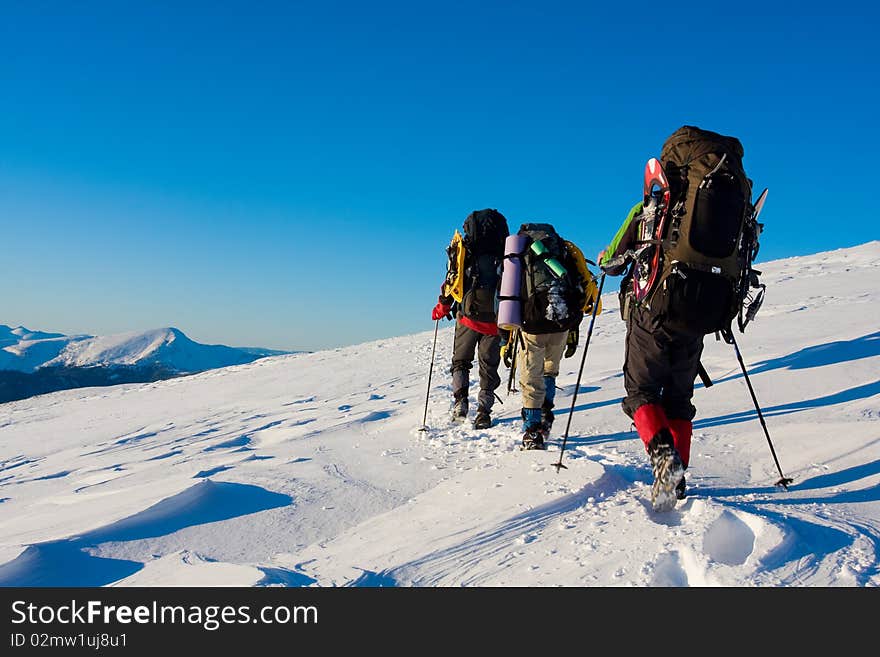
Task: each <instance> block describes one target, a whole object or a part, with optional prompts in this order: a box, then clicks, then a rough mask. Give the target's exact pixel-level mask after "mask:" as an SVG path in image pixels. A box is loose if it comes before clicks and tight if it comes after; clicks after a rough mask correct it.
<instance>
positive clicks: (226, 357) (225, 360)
mask: <svg viewBox="0 0 880 657" xmlns="http://www.w3.org/2000/svg"><path fill="white" fill-rule="evenodd" d="M0 346H2V349H0V370H4V369H5V370H17V371H21V372H33V371H34V370H36V369H39V368H41V367H55V366H63V367H95V366H103V367H111V366H132V365H141V364H151V365H164V366H166V367H167V368H169V369H170V370H173V371H176V372H199V371H203V370H208V369H214V368H217V367H227V366H229V365H240V364H243V363H249V362H251V361H253V360H255V359H256V358H260V357H262V356H264V355H267V354H270V353H274V354H279V353H283V352H271V351H269V350H260V349H255V348H244V349H237V348H234V347H227V346H224V345H205V344H200V343H198V342H194V341H193V340H191V339H189V338H188V337H187V336H186V335H184V333H183V332H182V331H180V330H179V329H176V328H160V329H154V330H151V331H143V332H130V333H119V334H116V335H108V336H98V337H95V336H89V335H79V336H65V335H62V334H59V333H41V332H32V331H29V330H28V329H25V328H23V327H18V328H16V329H10V328H9V327H8V326H0Z"/></svg>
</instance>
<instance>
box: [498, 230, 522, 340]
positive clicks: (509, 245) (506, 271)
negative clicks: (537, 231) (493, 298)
mask: <svg viewBox="0 0 880 657" xmlns="http://www.w3.org/2000/svg"><path fill="white" fill-rule="evenodd" d="M528 239H529V238H528V236H527V235H509V236H508V237H507V239H505V240H504V267H503V269H502V271H501V292H500V294H499V295H498V327H499V328H503V329H506V330H513V329H517V328H520V327H521V326H522V298H521V297H520V294H521V288H522V267H523V263H522V253H523V251H525V248H526V243H527V242H528Z"/></svg>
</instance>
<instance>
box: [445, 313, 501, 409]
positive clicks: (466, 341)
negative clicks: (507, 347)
mask: <svg viewBox="0 0 880 657" xmlns="http://www.w3.org/2000/svg"><path fill="white" fill-rule="evenodd" d="M475 352H476V354H477V359H478V361H479V364H480V369H479V371H480V394H479V397H478V398H477V402H478V404H479V405H480V406H484V407H485V408H486V409H490V408H492V402H493V401H495V389H496V388H498V386H500V385H501V377H500V376H499V375H498V365H499V364H500V363H501V338H500V337H499V336H497V335H485V334H483V333H479V332H477V331H474V330H473V329H471V328H468V327H467V326H464V325H463V324H462V323H461V322H456V324H455V340H454V342H453V344H452V367H451V368H450V370H449V371H450V372H452V394H453V395H454V396H456V397H457V396H459V395H465V396H466V395H467V391H468V386H469V385H470V369H471V367H473V363H474V353H475Z"/></svg>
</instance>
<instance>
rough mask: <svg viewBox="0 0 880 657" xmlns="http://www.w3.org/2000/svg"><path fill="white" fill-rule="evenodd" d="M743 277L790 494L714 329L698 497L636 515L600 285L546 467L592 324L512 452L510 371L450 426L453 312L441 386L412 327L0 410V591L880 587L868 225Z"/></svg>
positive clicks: (697, 457)
mask: <svg viewBox="0 0 880 657" xmlns="http://www.w3.org/2000/svg"><path fill="white" fill-rule="evenodd" d="M758 269H760V270H761V271H762V272H763V275H762V281H763V282H765V283H767V295H766V301H765V303H764V307H763V308H762V310H761V312H760V313H759V314H758V317H757V319H756V320H755V321H754V322H753V323H752V324H750V325H749V327H748V329H747V331H746V333H745V334H740V333H737V334H736V338H737V342H738V343H739V345H740V348H741V351H742V354H743V357H744V359H745V361H746V364H747V366H748V368H749V376H750V379H751V381H752V384H753V386H754V388H755V392H756V394H757V397H758V399H759V402H760V404H761V408H762V410H763V413H764V417H765V419H766V421H767V426H768V429H769V432H770V435H771V437H772V443H773V446H774V448H775V450H776V453H777V455H778V458H779V461H780V464H781V467H782V469H783V470H784V472H785V475H786V476H789V477H792V478H793V479H794V483H793V484H792V486H791V487H790V489H789V490H788V491H785V490H783V489H781V488H778V487H774V482H775V481H776V480H777V479H778V478H779V475H778V473H777V471H776V466H775V465H774V461H773V458H772V456H771V453H770V450H769V448H768V444H767V440H766V437H765V436H764V433H763V431H762V429H761V426H760V423H759V422H758V419H757V414H756V412H755V409H754V406H753V404H752V401H751V398H750V396H749V393H748V390H747V388H746V386H745V382H744V380H743V376H742V372H741V370H740V368H739V365H738V363H737V361H736V357H735V354H734V352H733V349H732V348H731V347H730V346H729V345H726V344H724V343H723V342H716V341H715V340H714V338H713V337H712V336H708V337H707V338H706V341H705V344H706V347H705V351H704V355H703V359H702V361H703V364H704V365H705V367H706V369H707V371H708V373H709V375H710V376H711V377H712V380H713V382H714V385H713V386H712V387H711V388H708V389H707V388H704V387H703V386H702V385H698V386H697V390H696V394H695V397H694V404H695V406H696V407H697V417H696V418H695V425H694V426H695V429H694V442H693V446H692V452H691V467H690V469H689V470H688V472H687V479H688V489H689V496H688V498H687V499H686V500H683V501H680V502H679V503H678V504H677V506H676V508H675V509H674V510H673V511H671V512H669V513H665V514H658V513H654V512H653V511H652V510H651V506H650V501H649V490H650V484H651V472H650V466H649V465H648V461H647V457H646V455H645V452H644V448H643V446H642V444H641V443H640V441H639V440H638V438H637V437H636V434H635V432H634V431H633V430H632V428H631V426H630V420H629V418H627V417H626V416H625V415H624V414H623V412H622V411H621V409H620V399H621V397H622V395H623V384H622V377H621V371H620V368H621V363H622V359H623V336H624V328H625V327H624V325H623V323H622V322H621V321H620V318H619V313H618V308H617V305H618V302H617V296H616V294H607V295H605V296H604V298H603V312H602V314H601V315H600V317H598V318H597V320H596V325H595V329H594V332H593V336H592V340H591V343H590V351H589V354H588V355H587V359H586V366H585V369H584V373H583V377H582V380H581V388H580V390H579V391H578V396H577V399H576V401H575V404H574V414H573V416H572V419H571V428H570V432H569V435H568V441H567V444H566V450H565V453H564V454H563V455H562V457H563V463H564V464H565V465H567V466H568V468H567V469H563V470H561V471H560V472H558V473H557V472H556V469H555V468H554V467H553V463H555V462H556V461H558V460H559V458H560V453H559V448H560V444H561V439H562V431H563V430H564V428H565V424H566V420H567V417H568V412H569V408H570V407H571V405H572V394H573V392H574V384H575V381H576V379H577V375H578V367H579V365H580V363H581V357H582V349H583V343H584V340H583V339H582V340H581V346H580V348H579V349H578V351H577V353H576V354H575V356H574V357H573V358H569V359H564V360H563V363H562V369H561V372H560V378H559V384H560V391H559V397H558V400H557V408H558V410H559V414H558V416H557V421H556V424H555V426H554V431H553V432H552V434H551V441H550V445H549V450H548V451H547V452H522V451H519V449H518V445H519V441H520V437H521V428H520V422H519V419H518V416H519V408H520V403H519V402H520V400H519V396H518V394H516V393H514V394H511V395H510V396H508V395H507V392H506V388H505V385H504V384H502V387H501V388H500V389H499V390H498V391H497V392H498V394H499V395H500V396H501V398H502V400H503V403H497V404H496V407H495V409H494V410H495V413H494V417H495V424H494V426H492V427H491V428H489V429H486V430H474V429H472V428H470V426H469V425H464V426H461V425H453V424H452V423H451V422H450V421H449V419H448V409H449V405H450V397H451V387H450V383H451V381H450V375H449V373H448V359H449V357H450V354H451V347H452V336H453V329H452V324H451V323H449V322H445V321H444V322H442V323H441V325H440V331H439V333H438V340H437V345H436V352H437V356H436V359H435V362H434V367H433V376H432V380H431V386H430V390H428V389H427V375H428V371H429V367H430V365H431V363H430V357H431V352H432V340H433V335H434V326H433V324H431V323H430V322H429V320H426V325H428V326H426V331H424V332H421V333H418V334H415V335H408V336H399V337H393V338H388V339H384V340H377V341H372V342H368V343H364V344H360V345H355V346H351V347H346V348H340V349H333V350H327V351H321V352H315V353H309V354H293V355H283V356H277V357H271V358H264V359H260V360H257V361H254V362H252V363H248V364H242V365H238V366H235V367H228V368H222V369H214V370H210V371H207V372H203V373H201V374H197V375H194V376H189V377H184V378H177V379H169V380H166V381H159V382H155V383H149V384H131V385H120V386H113V387H109V388H100V389H98V388H92V389H82V390H70V391H64V392H58V393H53V394H49V395H44V396H42V397H37V398H33V399H29V400H22V401H17V402H11V403H8V404H3V405H0V585H4V586H9V585H25V586H28V585H35V584H40V585H45V584H51V585H87V586H129V585H138V586H153V585H178V584H179V585H196V584H199V585H216V586H221V585H224V586H225V585H242V586H269V585H283V586H636V587H643V586H644V587H649V586H746V587H754V586H760V587H776V586H843V587H874V586H878V585H880V424H878V422H880V377H878V372H880V330H878V327H877V320H876V317H877V313H876V308H877V306H878V303H880V242H876V241H875V242H870V243H867V244H864V245H861V246H858V247H853V248H850V249H841V250H838V251H833V252H828V253H820V254H815V255H811V256H804V257H798V258H789V259H786V260H780V261H776V262H767V263H761V264H759V265H758ZM426 315H427V310H426ZM428 329H429V330H428ZM143 344H144V345H145V348H146V346H147V345H151V344H153V343H152V342H149V343H147V342H144V343H143ZM172 344H173V343H172ZM166 346H167V345H166ZM475 378H476V376H475V374H473V373H472V387H471V396H472V398H473V397H474V396H475V395H476V384H475V382H474V380H475ZM502 379H503V381H504V382H505V383H506V380H507V377H506V371H504V372H502ZM426 392H427V393H428V396H429V399H428V406H427V427H426V430H425V431H420V430H419V429H420V426H421V422H422V417H423V413H424V412H425V410H426V408H425V396H426ZM472 413H473V411H472ZM70 564H75V565H76V567H74V568H71V567H70Z"/></svg>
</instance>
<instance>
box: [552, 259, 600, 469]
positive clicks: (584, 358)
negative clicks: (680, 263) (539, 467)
mask: <svg viewBox="0 0 880 657" xmlns="http://www.w3.org/2000/svg"><path fill="white" fill-rule="evenodd" d="M603 285H605V272H604V271H603V272H602V277H601V278H600V279H599V291H598V292H596V298H595V300H594V301H593V314H592V316H591V317H590V328H589V329H588V330H587V340H586V342H584V355H583V356H581V368H580V369H579V370H578V376H577V383H575V385H574V394H573V395H572V396H571V408H570V409H569V411H568V421H567V422H566V423H565V433H564V434H563V435H562V449H560V450H559V462H558V463H554V464H553V466H554V467H555V468H556V474H559V469H560V468H565V469H566V470H567V469H568V466H566V465H562V454H563V452H565V443H566V441H567V440H568V429H569V427H570V426H571V417H572V415H574V404H575V402H576V401H577V395H578V390H580V389H581V374H583V372H584V363H586V362H587V350H589V348H590V337H591V336H592V335H593V324H594V323H595V321H596V311H597V310H598V309H599V300H600V299H601V298H602V286H603Z"/></svg>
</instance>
